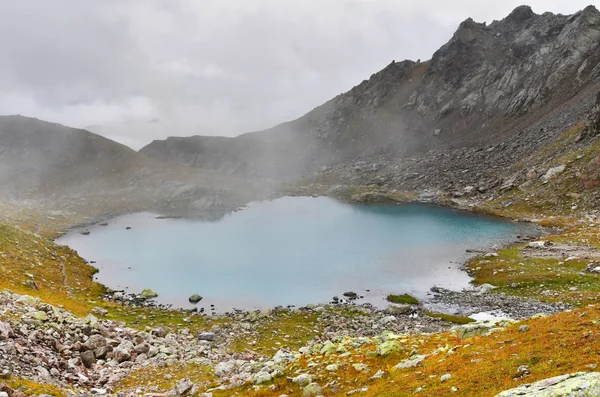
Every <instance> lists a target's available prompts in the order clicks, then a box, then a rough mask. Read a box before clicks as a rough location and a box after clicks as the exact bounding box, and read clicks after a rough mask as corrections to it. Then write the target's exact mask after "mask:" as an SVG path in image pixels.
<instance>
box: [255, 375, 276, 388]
mask: <svg viewBox="0 0 600 397" xmlns="http://www.w3.org/2000/svg"><path fill="white" fill-rule="evenodd" d="M272 380H273V377H272V376H271V374H269V373H263V374H259V375H258V376H257V377H256V380H255V381H254V383H256V384H257V385H262V384H264V383H268V382H270V381H272Z"/></svg>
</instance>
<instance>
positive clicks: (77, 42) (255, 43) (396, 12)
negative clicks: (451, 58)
mask: <svg viewBox="0 0 600 397" xmlns="http://www.w3.org/2000/svg"><path fill="white" fill-rule="evenodd" d="M521 2H522V0H517V1H512V0H508V1H504V2H488V1H485V2H483V1H480V0H454V1H452V2H449V1H446V0H421V1H412V0H411V1H408V0H406V1H404V0H296V1H291V0H290V1H281V0H202V1H200V0H198V1H193V0H99V1H80V0H44V1H40V0H19V1H14V0H0V53H1V54H2V62H0V114H23V115H26V116H32V117H38V118H41V119H45V120H49V121H55V122H60V123H63V124H67V125H71V126H75V127H88V126H91V127H92V129H93V130H95V131H97V132H100V133H102V134H103V135H106V136H108V137H110V138H112V139H115V140H117V141H120V142H123V143H125V144H127V145H130V146H132V147H134V148H139V147H140V146H142V145H144V144H146V143H148V142H150V141H151V140H152V139H157V138H163V137H166V136H170V135H192V134H210V135H236V134H239V133H243V132H247V131H252V130H257V129H262V128H267V127H270V126H272V125H274V124H277V123H279V122H283V121H287V120H290V119H293V118H296V117H298V116H300V115H302V114H303V113H306V112H307V111H309V110H310V109H312V108H313V107H315V106H318V105H319V104H321V103H323V102H324V101H326V100H328V99H330V98H331V97H333V96H335V95H337V94H339V93H340V92H343V91H346V90H348V89H349V88H351V87H352V86H354V85H356V84H358V83H360V81H362V80H363V79H366V78H368V77H369V76H370V75H371V74H372V73H374V72H376V71H378V70H380V69H381V68H383V67H384V66H385V65H387V64H388V63H389V62H390V61H391V60H392V59H396V60H402V59H418V58H420V59H423V60H424V59H428V58H430V57H431V55H432V54H433V52H434V51H435V50H436V49H437V48H438V47H440V46H441V45H442V44H443V43H444V42H446V41H447V40H448V39H449V38H450V36H451V35H452V33H453V32H454V30H455V29H456V27H457V25H458V23H459V22H460V21H462V20H464V19H466V18H467V17H473V18H474V19H475V20H477V21H488V22H491V21H492V20H494V19H500V18H503V17H504V16H506V15H507V14H508V13H509V12H510V11H511V10H512V9H513V8H515V7H516V6H518V5H520V3H521ZM588 3H589V0H582V1H581V0H571V1H569V2H565V1H564V0H553V1H548V0H544V1H542V0H532V1H530V5H532V7H533V8H534V10H535V11H536V12H538V13H541V12H544V11H552V12H561V13H573V12H576V11H578V10H580V9H582V8H584V7H585V6H586V5H587V4H588Z"/></svg>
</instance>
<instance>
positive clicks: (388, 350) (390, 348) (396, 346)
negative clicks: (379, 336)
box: [375, 340, 405, 356]
mask: <svg viewBox="0 0 600 397" xmlns="http://www.w3.org/2000/svg"><path fill="white" fill-rule="evenodd" d="M404 350H405V349H404V346H402V344H401V343H400V342H398V341H395V340H387V341H385V342H383V343H382V344H380V345H379V346H377V350H376V351H375V352H376V353H377V355H378V356H389V355H390V354H392V353H400V352H402V351H404Z"/></svg>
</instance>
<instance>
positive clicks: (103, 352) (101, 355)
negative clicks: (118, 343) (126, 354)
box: [94, 345, 113, 360]
mask: <svg viewBox="0 0 600 397" xmlns="http://www.w3.org/2000/svg"><path fill="white" fill-rule="evenodd" d="M112 351H113V347H112V346H111V345H106V346H102V347H99V348H97V349H95V350H94V356H95V357H96V358H97V359H98V360H104V359H105V358H106V356H107V355H108V353H111V352H112Z"/></svg>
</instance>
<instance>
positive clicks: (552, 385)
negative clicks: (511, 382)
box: [496, 372, 600, 397]
mask: <svg viewBox="0 0 600 397" xmlns="http://www.w3.org/2000/svg"><path fill="white" fill-rule="evenodd" d="M517 396H519V397H522V396H526V397H553V396H556V397H559V396H560V397H589V396H600V373H599V372H589V373H585V372H577V373H573V374H568V375H561V376H556V377H554V378H549V379H544V380H541V381H539V382H535V383H531V384H527V385H522V386H519V387H517V388H514V389H510V390H506V391H503V392H502V393H500V394H498V395H496V397H517Z"/></svg>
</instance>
